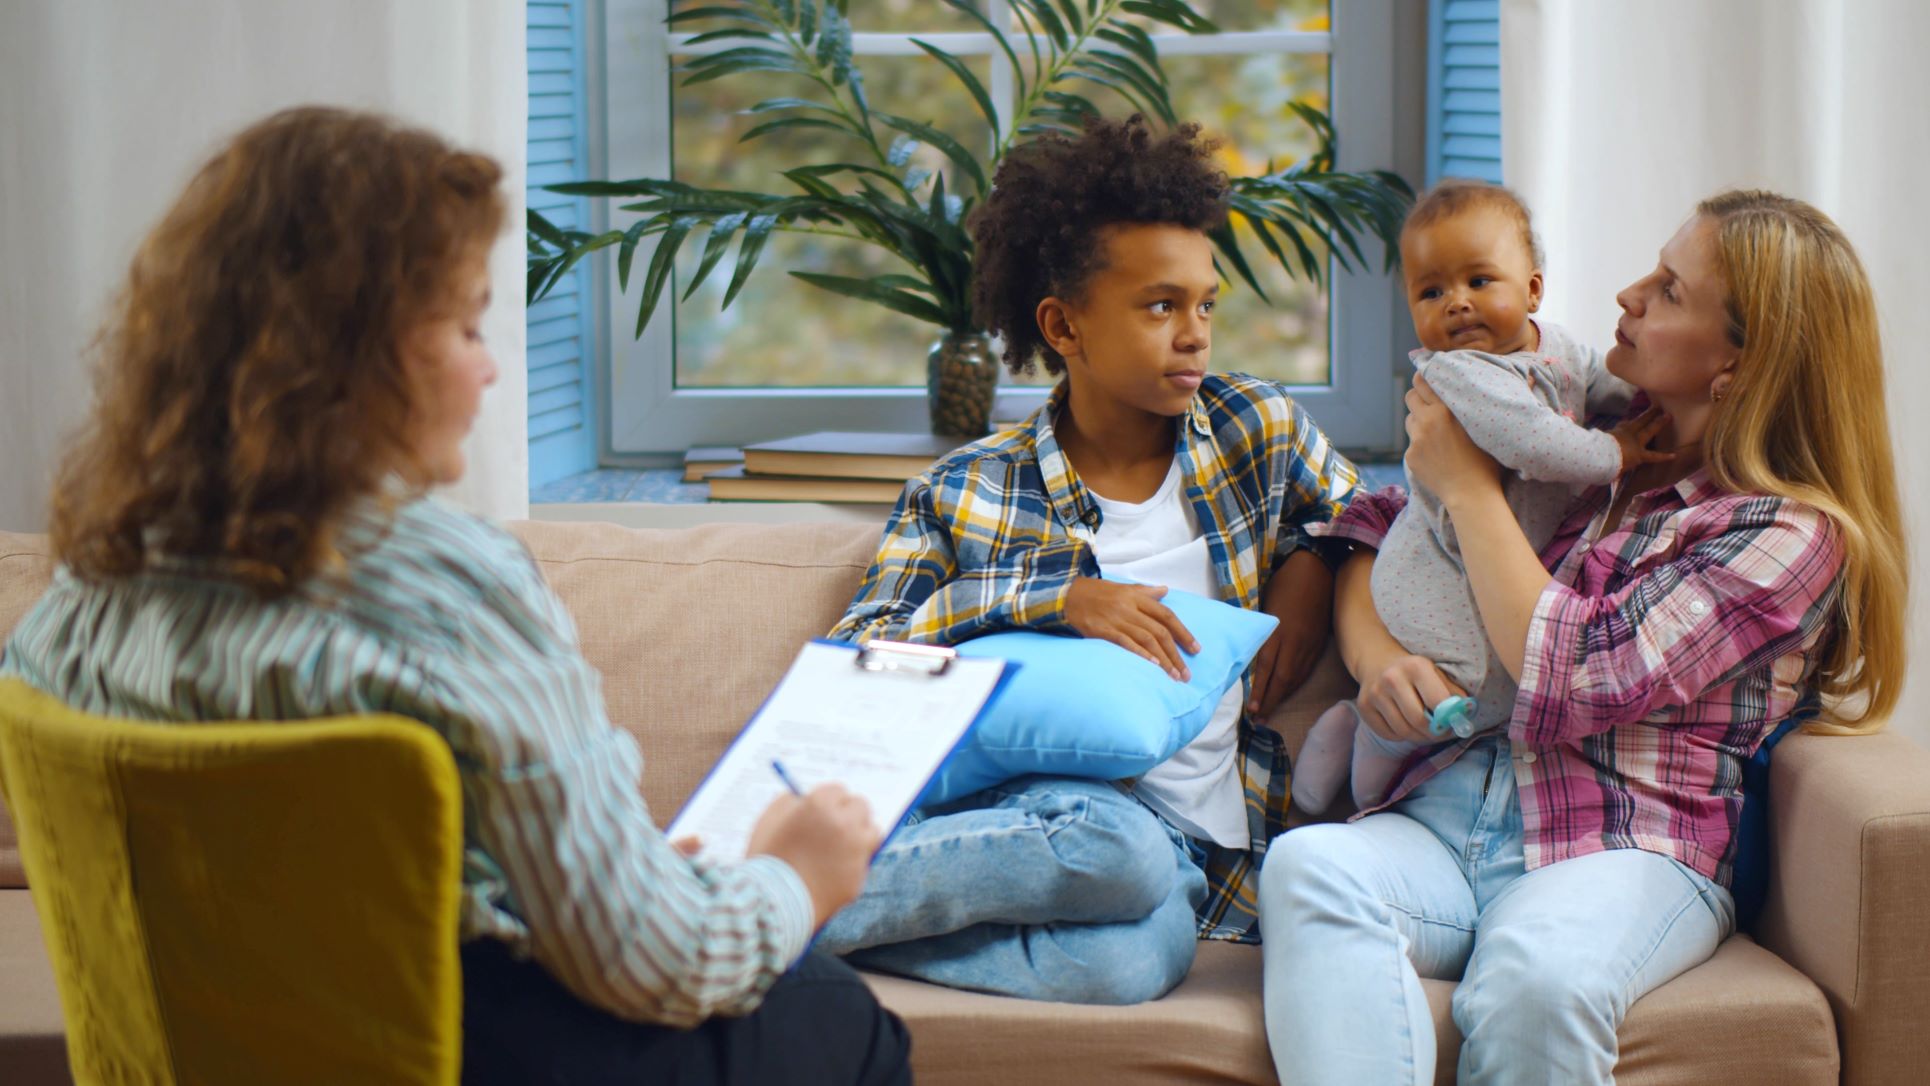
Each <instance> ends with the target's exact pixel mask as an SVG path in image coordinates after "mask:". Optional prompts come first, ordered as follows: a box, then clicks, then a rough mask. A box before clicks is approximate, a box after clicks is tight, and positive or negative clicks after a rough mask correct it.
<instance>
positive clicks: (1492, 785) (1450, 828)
mask: <svg viewBox="0 0 1930 1086" xmlns="http://www.w3.org/2000/svg"><path fill="white" fill-rule="evenodd" d="M1521 845H1522V829H1521V806H1520V804H1519V803H1518V802H1517V800H1516V795H1515V775H1514V767H1513V764H1512V755H1511V752H1510V750H1509V745H1508V741H1507V739H1506V738H1505V737H1503V736H1499V735H1495V736H1490V737H1488V738H1485V739H1483V740H1481V741H1479V742H1477V743H1476V744H1475V745H1474V746H1473V747H1472V748H1471V749H1470V750H1469V751H1468V752H1467V753H1466V754H1464V755H1462V756H1461V758H1460V759H1459V760H1458V761H1456V762H1455V763H1454V764H1453V765H1451V766H1449V767H1448V768H1447V769H1446V770H1444V771H1442V772H1441V773H1440V774H1439V775H1438V776H1436V777H1434V778H1433V779H1431V780H1429V781H1427V782H1426V783H1425V784H1423V785H1422V786H1421V787H1420V788H1418V789H1416V790H1415V791H1414V792H1413V793H1412V794H1411V795H1410V796H1409V797H1408V798H1407V799H1405V800H1403V801H1401V803H1400V804H1398V805H1397V806H1396V807H1395V808H1394V809H1393V810H1391V811H1386V812H1383V813H1380V814H1375V815H1370V816H1368V817H1367V818H1364V819H1361V820H1360V821H1359V822H1356V823H1353V824H1351V825H1321V826H1308V827H1304V828H1302V829H1297V830H1293V831H1292V832H1290V833H1287V834H1286V835H1284V836H1282V837H1280V838H1279V839H1278V840H1276V841H1275V842H1274V843H1273V847H1272V848H1271V850H1269V851H1268V853H1267V859H1266V865H1265V867H1264V869H1263V870H1262V872H1261V878H1260V905H1261V927H1262V930H1263V931H1264V932H1265V933H1266V940H1265V943H1264V954H1265V990H1266V1022H1267V1039H1268V1042H1269V1043H1270V1044H1271V1045H1272V1048H1273V1061H1274V1065H1275V1066H1276V1067H1277V1068H1278V1069H1279V1072H1280V1079H1281V1081H1283V1082H1291V1083H1294V1084H1295V1086H1301V1084H1304V1083H1329V1082H1331V1083H1431V1082H1433V1081H1434V1053H1435V1047H1434V1043H1435V1042H1434V1018H1433V1015H1432V1014H1431V1013H1430V1012H1429V1010H1428V1005H1427V998H1426V996H1425V995H1424V994H1423V993H1422V989H1421V983H1420V978H1422V977H1430V978H1453V977H1457V976H1458V977H1460V978H1461V984H1460V987H1459V988H1457V989H1456V990H1455V993H1454V1008H1453V1013H1454V1022H1455V1025H1457V1026H1458V1027H1460V1030H1461V1035H1462V1037H1463V1038H1464V1040H1463V1042H1462V1045H1461V1056H1460V1065H1459V1067H1458V1076H1457V1077H1458V1080H1459V1081H1460V1082H1463V1083H1477V1082H1479V1083H1490V1082H1492V1083H1513V1082H1524V1083H1526V1082H1534V1083H1545V1082H1609V1081H1611V1079H1612V1075H1613V1072H1614V1069H1615V1059H1616V1054H1617V1047H1616V1036H1615V1035H1616V1030H1617V1028H1619V1027H1620V1025H1621V1023H1622V1018H1623V1016H1624V1015H1625V1014H1626V1013H1627V1012H1628V1007H1629V1004H1630V1003H1633V1002H1634V1001H1635V1000H1636V999H1638V998H1640V997H1641V996H1642V994H1643V993H1645V992H1647V991H1649V990H1650V989H1652V988H1654V987H1656V986H1657V985H1659V984H1662V983H1663V982H1665V981H1667V980H1669V979H1670V978H1672V977H1674V976H1676V975H1677V974H1679V973H1681V972H1683V971H1684V970H1687V969H1689V968H1691V967H1693V966H1695V965H1697V964H1699V963H1701V962H1702V961H1704V960H1706V959H1707V958H1708V957H1709V955H1710V954H1713V953H1714V952H1715V949H1716V945H1717V944H1718V943H1720V942H1721V941H1722V940H1723V939H1724V938H1726V937H1727V936H1728V934H1729V933H1730V932H1731V931H1732V930H1733V929H1734V927H1735V908H1734V905H1733V904H1732V902H1731V900H1730V897H1729V892H1728V891H1727V890H1725V889H1723V888H1722V887H1721V886H1718V885H1716V884H1715V883H1714V882H1712V881H1710V880H1709V879H1707V878H1704V877H1703V876H1701V875H1699V874H1697V873H1696V872H1694V871H1692V870H1690V869H1689V868H1688V867H1685V866H1683V865H1682V864H1680V863H1678V862H1676V861H1675V860H1672V859H1669V858H1668V857H1666V856H1662V855H1659V854H1656V853H1652V852H1642V851H1638V850H1635V849H1616V850H1611V851H1607V852H1598V853H1592V854H1590V855H1586V856H1579V857H1576V858H1574V859H1570V860H1563V861H1560V862H1558V863H1553V864H1549V865H1547V866H1545V867H1540V868H1537V869H1535V870H1533V871H1528V870H1527V869H1526V867H1525V865H1524V863H1523V861H1522V849H1521Z"/></svg>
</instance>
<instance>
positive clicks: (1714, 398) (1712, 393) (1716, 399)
mask: <svg viewBox="0 0 1930 1086" xmlns="http://www.w3.org/2000/svg"><path fill="white" fill-rule="evenodd" d="M1722 396H1723V392H1722V390H1721V389H1719V388H1717V387H1715V386H1714V385H1710V386H1709V402H1710V403H1721V402H1722Z"/></svg>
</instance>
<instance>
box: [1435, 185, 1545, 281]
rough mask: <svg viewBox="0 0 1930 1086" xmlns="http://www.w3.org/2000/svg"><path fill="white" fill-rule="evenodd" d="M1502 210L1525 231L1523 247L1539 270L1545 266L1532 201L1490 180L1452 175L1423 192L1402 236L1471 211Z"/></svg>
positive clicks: (1516, 226)
mask: <svg viewBox="0 0 1930 1086" xmlns="http://www.w3.org/2000/svg"><path fill="white" fill-rule="evenodd" d="M1482 210H1489V211H1499V212H1501V213H1502V214H1503V215H1506V216H1507V217H1508V218H1509V219H1512V220H1513V221H1514V225H1515V228H1516V229H1517V230H1519V231H1520V232H1521V248H1522V250H1523V251H1525V252H1526V253H1527V254H1528V258H1529V259H1530V260H1531V261H1533V262H1534V266H1535V267H1536V268H1537V269H1539V268H1540V267H1541V265H1542V256H1541V239H1540V238H1538V237H1536V236H1535V223H1534V217H1533V216H1532V215H1530V214H1529V213H1528V202H1527V201H1526V200H1523V199H1522V198H1521V197H1520V195H1519V194H1517V193H1516V192H1515V191H1514V190H1513V189H1511V188H1505V187H1503V186H1501V185H1491V184H1489V183H1488V182H1486V181H1476V180H1473V179H1471V178H1462V177H1451V178H1448V179H1447V180H1445V181H1442V182H1441V183H1440V184H1438V185H1435V186H1434V187H1433V188H1431V189H1428V190H1427V191H1426V192H1424V193H1422V194H1421V198H1420V199H1419V200H1416V201H1414V206H1413V207H1411V208H1409V209H1408V211H1407V221H1405V222H1403V223H1402V224H1401V239H1402V240H1403V241H1404V240H1406V238H1407V235H1408V232H1409V231H1412V230H1419V229H1421V228H1423V227H1427V226H1432V225H1434V224H1435V223H1437V222H1440V221H1442V220H1443V219H1451V218H1453V217H1454V216H1456V215H1465V214H1467V213H1468V212H1470V211H1482Z"/></svg>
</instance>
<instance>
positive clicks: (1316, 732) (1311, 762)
mask: <svg viewBox="0 0 1930 1086" xmlns="http://www.w3.org/2000/svg"><path fill="white" fill-rule="evenodd" d="M1359 726H1360V715H1359V714H1358V713H1356V712H1355V711H1354V703H1353V702H1351V701H1342V702H1336V703H1335V704H1334V707H1333V708H1331V709H1329V710H1327V711H1326V712H1324V713H1322V714H1320V719H1319V720H1316V721H1314V725H1313V727H1312V728H1310V729H1308V731H1307V741H1306V743H1305V744H1303V745H1302V746H1301V748H1300V757H1298V758H1295V759H1294V761H1293V803H1294V806H1296V807H1299V808H1300V809H1301V810H1303V811H1305V812H1307V813H1308V814H1320V813H1321V812H1323V811H1325V810H1326V809H1327V808H1328V807H1331V806H1333V802H1334V798H1335V797H1336V796H1338V795H1340V786H1341V784H1342V783H1344V782H1345V781H1346V780H1347V775H1348V773H1349V771H1350V768H1351V765H1352V762H1353V757H1354V732H1355V730H1356V729H1357V728H1359Z"/></svg>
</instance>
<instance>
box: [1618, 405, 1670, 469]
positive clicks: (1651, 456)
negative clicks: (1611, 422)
mask: <svg viewBox="0 0 1930 1086" xmlns="http://www.w3.org/2000/svg"><path fill="white" fill-rule="evenodd" d="M1668 424H1669V415H1668V412H1666V411H1664V410H1662V409H1661V408H1659V407H1651V408H1649V409H1648V410H1647V411H1644V412H1642V413H1641V414H1639V415H1637V416H1635V417H1634V418H1632V419H1623V420H1622V424H1621V425H1620V426H1617V427H1615V429H1613V430H1610V431H1609V432H1608V433H1609V436H1610V437H1613V438H1614V439H1615V444H1617V445H1620V446H1621V447H1622V473H1623V474H1625V475H1626V474H1627V473H1629V472H1631V471H1634V470H1635V469H1636V468H1639V467H1641V466H1642V465H1643V464H1666V463H1668V462H1669V461H1671V460H1673V459H1675V454H1674V453H1672V452H1660V451H1658V450H1655V449H1651V448H1649V444H1650V443H1651V442H1653V441H1654V440H1655V435H1657V434H1659V433H1661V432H1662V428H1663V427H1664V426H1667V425H1668Z"/></svg>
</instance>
